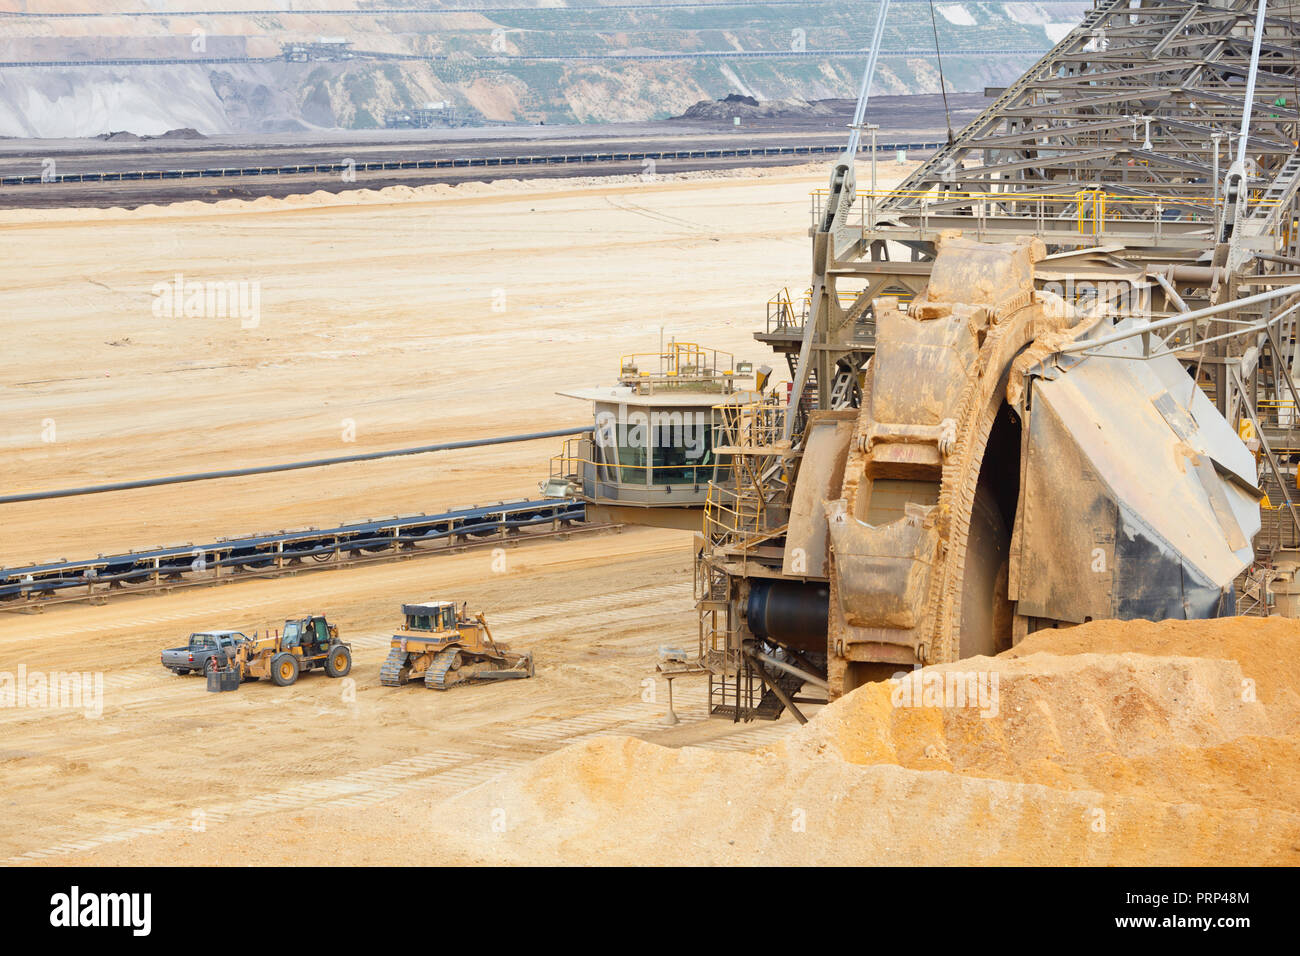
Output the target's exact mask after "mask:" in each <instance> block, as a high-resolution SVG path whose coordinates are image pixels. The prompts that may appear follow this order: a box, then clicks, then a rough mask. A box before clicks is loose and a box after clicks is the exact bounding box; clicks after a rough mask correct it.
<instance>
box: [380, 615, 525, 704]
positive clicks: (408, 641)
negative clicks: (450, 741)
mask: <svg viewBox="0 0 1300 956" xmlns="http://www.w3.org/2000/svg"><path fill="white" fill-rule="evenodd" d="M467 607H468V605H465V604H462V605H461V608H460V610H459V611H457V608H456V603H455V602H454V601H430V602H426V603H422V604H404V605H402V615H403V617H404V618H405V620H404V622H403V624H402V627H401V629H400V631H399V632H398V633H397V634H394V635H393V644H392V649H391V650H390V651H389V652H388V659H387V660H385V661H384V666H383V667H382V668H381V670H380V672H379V682H380V683H381V684H383V685H384V686H385V687H401V686H402V685H403V684H406V683H408V682H410V681H413V680H420V679H421V678H422V679H423V680H424V686H425V687H429V688H432V689H433V690H447V689H448V688H449V687H455V686H457V685H459V684H471V683H475V682H478V681H489V680H510V679H514V678H524V677H532V676H533V655H532V654H531V653H523V654H515V653H511V652H510V649H509V647H508V646H507V645H505V644H498V643H497V642H496V641H495V640H493V638H492V631H491V629H489V628H488V624H487V620H486V619H485V618H484V617H483V615H482V613H479V614H475V615H474V616H473V617H472V618H471V617H470V616H469V615H468V613H467V612H466V608H467Z"/></svg>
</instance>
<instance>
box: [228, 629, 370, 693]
mask: <svg viewBox="0 0 1300 956" xmlns="http://www.w3.org/2000/svg"><path fill="white" fill-rule="evenodd" d="M316 667H319V668H322V669H323V670H324V671H325V673H326V674H328V675H329V676H330V677H346V676H347V675H348V672H349V671H351V670H352V647H351V645H349V644H347V643H345V642H343V641H341V640H339V629H338V628H337V627H336V626H335V625H333V624H330V623H329V622H328V621H327V620H326V619H325V618H324V617H323V616H321V615H319V614H308V615H305V616H303V617H300V618H296V619H293V620H288V621H285V622H284V628H283V630H281V631H280V633H278V634H267V635H266V636H264V637H257V636H254V637H253V638H251V639H249V640H246V641H242V642H241V643H240V644H239V647H238V648H236V650H235V654H234V657H233V658H232V659H231V662H230V669H231V670H233V671H236V672H238V674H239V676H240V678H241V680H257V679H258V678H260V677H269V678H271V680H272V681H273V682H274V683H276V684H278V685H279V686H280V687H287V686H288V685H290V684H292V683H294V682H296V681H297V680H298V676H299V675H300V674H301V673H303V672H304V671H310V670H312V669H313V668H316Z"/></svg>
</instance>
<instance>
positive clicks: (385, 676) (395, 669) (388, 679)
mask: <svg viewBox="0 0 1300 956" xmlns="http://www.w3.org/2000/svg"><path fill="white" fill-rule="evenodd" d="M406 657H407V655H406V652H405V651H401V650H398V649H397V648H393V649H392V650H391V651H389V652H388V657H387V658H385V659H384V666H383V667H381V668H380V669H379V683H381V684H383V685H384V686H385V687H401V686H402V685H403V684H405V683H406V681H405V680H404V679H403V678H402V668H404V667H405V666H406Z"/></svg>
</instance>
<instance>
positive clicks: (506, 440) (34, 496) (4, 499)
mask: <svg viewBox="0 0 1300 956" xmlns="http://www.w3.org/2000/svg"><path fill="white" fill-rule="evenodd" d="M589 431H591V426H590V425H584V426H582V427H580V428H559V429H556V430H555V431H549V432H530V433H528V434H524V435H500V436H498V437H496V438H470V439H467V440H465V441H449V442H443V443H441V444H438V445H420V446H418V447H416V448H398V449H395V450H393V451H371V452H365V453H363V454H360V455H344V456H342V457H339V458H316V459H313V460H311V461H294V462H288V463H287V464H283V465H258V466H257V467H255V468H233V469H230V470H229V471H202V472H198V473H196V474H192V475H172V476H171V477H168V478H140V479H137V480H135V481H116V482H113V483H111V484H107V485H87V486H86V487H84V488H60V489H58V490H56V491H24V492H21V493H19V494H14V495H0V505H10V504H17V503H18V502H20V501H45V500H48V499H50V498H74V497H77V496H78V495H98V494H103V493H104V492H106V491H128V490H130V489H132V488H155V487H157V486H158V485H179V484H184V483H185V482H190V481H210V480H212V479H214V478H243V477H245V476H247V475H268V474H272V473H274V472H278V471H298V470H300V469H303V468H324V467H325V466H326V465H344V464H348V463H350V462H356V461H375V460H376V459H379V458H396V457H398V456H401V455H424V454H428V453H429V452H434V451H453V450H455V449H457V448H482V447H484V446H486V445H507V444H510V443H511V442H521V441H534V440H537V439H540V438H563V437H566V436H569V435H581V434H583V433H584V432H589Z"/></svg>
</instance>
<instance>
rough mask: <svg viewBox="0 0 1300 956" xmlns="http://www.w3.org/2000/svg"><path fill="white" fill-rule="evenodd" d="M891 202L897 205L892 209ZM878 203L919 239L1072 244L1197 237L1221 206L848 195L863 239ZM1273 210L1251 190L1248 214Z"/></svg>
mask: <svg viewBox="0 0 1300 956" xmlns="http://www.w3.org/2000/svg"><path fill="white" fill-rule="evenodd" d="M828 196H829V190H827V189H824V188H823V189H815V190H813V191H812V192H811V193H810V213H811V221H812V223H813V227H814V228H816V227H817V224H818V223H819V222H821V220H822V214H823V209H824V207H825V203H826V199H827V197H828ZM899 200H903V201H905V204H903V205H897V203H898V201H899ZM885 201H890V202H892V203H894V204H893V205H890V206H889V207H888V209H887V211H888V213H889V215H890V216H891V217H892V218H897V217H900V216H903V217H908V218H909V219H915V218H916V217H918V216H919V217H920V221H919V227H920V229H921V230H922V231H926V230H928V229H930V228H931V226H930V220H931V218H932V217H934V218H939V217H960V218H969V219H971V220H973V222H974V224H975V226H976V229H977V230H978V231H981V232H982V231H983V230H984V229H985V228H988V227H990V226H995V225H999V224H1000V222H1001V220H1007V219H1010V220H1015V223H1016V228H1019V229H1021V230H1023V229H1024V228H1025V223H1026V222H1033V223H1034V224H1036V227H1037V231H1038V232H1039V233H1044V232H1047V231H1048V230H1049V226H1058V225H1064V224H1067V223H1068V224H1070V226H1072V229H1071V231H1073V232H1075V233H1076V234H1078V235H1080V236H1090V237H1095V236H1099V235H1104V234H1105V233H1107V232H1108V231H1113V232H1125V233H1129V234H1132V233H1140V234H1142V235H1144V236H1146V235H1149V236H1150V237H1151V238H1152V239H1154V240H1156V241H1159V240H1161V239H1162V238H1164V234H1165V233H1166V232H1168V231H1170V230H1172V229H1175V228H1181V229H1183V230H1184V231H1188V227H1191V230H1192V231H1195V232H1197V233H1198V234H1199V232H1200V231H1201V230H1202V229H1204V230H1206V231H1210V230H1212V229H1213V228H1214V226H1215V224H1216V222H1217V219H1218V217H1219V214H1220V213H1221V212H1222V210H1223V209H1224V208H1225V202H1226V201H1225V200H1224V198H1223V197H1222V196H1214V195H1208V194H1207V195H1195V194H1193V195H1183V194H1180V195H1155V194H1153V195H1135V194H1130V193H1118V192H1111V191H1107V190H1105V189H1103V188H1100V187H1093V188H1087V189H1079V190H1075V191H1072V192H1038V191H1029V190H1017V189H1007V190H1001V191H968V190H959V189H952V190H942V191H940V190H936V189H915V190H910V189H875V190H871V189H864V190H858V191H857V192H856V193H855V194H854V205H855V207H856V209H857V212H858V223H857V224H856V225H857V227H858V228H860V229H861V230H862V231H863V232H866V231H869V230H872V229H875V228H876V225H877V223H878V221H879V216H880V213H881V212H882V208H881V207H882V205H883V204H884V202H885ZM1277 204H1278V200H1275V199H1267V198H1264V194H1263V190H1262V189H1256V190H1252V195H1251V197H1250V199H1249V202H1248V208H1249V209H1251V210H1255V209H1262V208H1265V207H1269V206H1276V205H1277Z"/></svg>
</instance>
